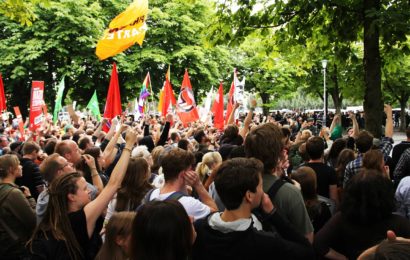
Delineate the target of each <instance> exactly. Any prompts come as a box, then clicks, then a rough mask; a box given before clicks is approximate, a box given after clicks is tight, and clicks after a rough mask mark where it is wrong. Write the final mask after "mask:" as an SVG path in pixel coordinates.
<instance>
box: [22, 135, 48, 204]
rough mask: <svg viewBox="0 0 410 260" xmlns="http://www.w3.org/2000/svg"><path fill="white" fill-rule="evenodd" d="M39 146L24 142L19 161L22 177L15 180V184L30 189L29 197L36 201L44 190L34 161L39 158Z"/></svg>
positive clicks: (41, 178) (42, 181)
mask: <svg viewBox="0 0 410 260" xmlns="http://www.w3.org/2000/svg"><path fill="white" fill-rule="evenodd" d="M39 153H40V146H39V145H38V144H37V143H35V142H26V143H24V145H23V158H22V159H21V160H20V163H21V166H22V167H23V176H22V177H21V178H18V179H16V184H17V185H19V186H26V187H27V188H29V189H30V193H31V196H33V198H35V199H36V200H37V197H38V195H39V194H40V193H41V192H42V191H43V190H44V180H43V177H42V176H41V174H40V169H39V167H38V165H37V164H35V162H34V161H35V160H36V159H37V157H38V156H39Z"/></svg>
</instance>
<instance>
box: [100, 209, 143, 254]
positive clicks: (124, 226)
mask: <svg viewBox="0 0 410 260" xmlns="http://www.w3.org/2000/svg"><path fill="white" fill-rule="evenodd" d="M134 218H135V212H129V211H123V212H117V213H114V215H112V217H111V219H110V221H108V223H107V225H106V226H105V241H104V244H103V245H102V247H101V249H100V251H99V252H98V254H97V256H96V258H95V259H96V260H125V259H128V258H129V256H130V248H129V245H130V244H129V243H130V239H131V232H132V222H133V221H134Z"/></svg>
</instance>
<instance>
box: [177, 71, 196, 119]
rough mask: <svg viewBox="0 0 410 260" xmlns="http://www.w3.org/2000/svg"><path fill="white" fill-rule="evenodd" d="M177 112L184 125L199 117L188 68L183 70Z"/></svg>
mask: <svg viewBox="0 0 410 260" xmlns="http://www.w3.org/2000/svg"><path fill="white" fill-rule="evenodd" d="M177 114H178V116H179V119H180V120H181V121H182V123H183V124H184V125H185V126H186V125H187V124H188V123H189V122H195V121H197V120H198V119H199V115H198V110H197V109H196V103H195V97H194V93H193V91H192V86H191V81H190V80H189V75H188V70H185V75H184V79H183V80H182V85H181V92H180V93H179V96H178V105H177Z"/></svg>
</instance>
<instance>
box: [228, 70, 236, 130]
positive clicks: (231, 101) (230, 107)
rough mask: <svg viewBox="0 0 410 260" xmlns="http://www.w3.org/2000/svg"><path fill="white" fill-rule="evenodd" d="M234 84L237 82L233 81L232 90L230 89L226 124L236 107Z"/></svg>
mask: <svg viewBox="0 0 410 260" xmlns="http://www.w3.org/2000/svg"><path fill="white" fill-rule="evenodd" d="M235 73H236V72H235ZM234 82H235V80H234V81H232V84H231V88H230V89H229V96H228V106H227V108H226V118H225V122H226V123H228V119H229V116H230V115H231V113H232V110H233V106H234V105H235V98H234V94H235V83H234Z"/></svg>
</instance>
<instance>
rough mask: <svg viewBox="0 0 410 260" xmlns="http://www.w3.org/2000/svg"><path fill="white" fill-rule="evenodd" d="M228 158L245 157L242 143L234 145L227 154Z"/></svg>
mask: <svg viewBox="0 0 410 260" xmlns="http://www.w3.org/2000/svg"><path fill="white" fill-rule="evenodd" d="M229 157H230V158H238V157H246V154H245V147H244V146H243V145H239V146H235V147H234V148H232V150H231V153H230V154H229Z"/></svg>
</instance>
